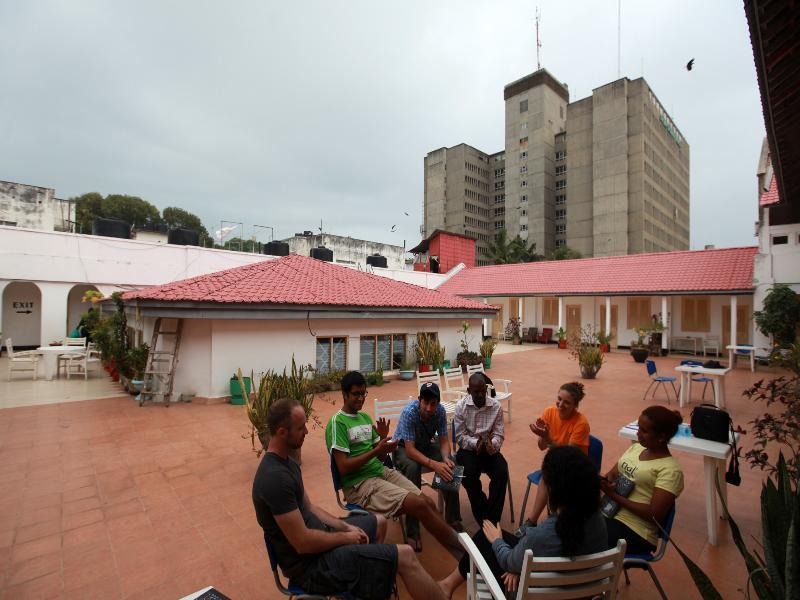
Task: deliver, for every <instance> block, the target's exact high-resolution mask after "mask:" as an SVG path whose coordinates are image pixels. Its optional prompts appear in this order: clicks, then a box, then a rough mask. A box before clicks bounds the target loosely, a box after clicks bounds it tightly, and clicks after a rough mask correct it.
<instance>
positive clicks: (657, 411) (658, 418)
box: [642, 404, 683, 440]
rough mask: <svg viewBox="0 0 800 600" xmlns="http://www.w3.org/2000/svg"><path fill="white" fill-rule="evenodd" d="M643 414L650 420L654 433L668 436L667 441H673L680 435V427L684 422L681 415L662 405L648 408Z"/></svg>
mask: <svg viewBox="0 0 800 600" xmlns="http://www.w3.org/2000/svg"><path fill="white" fill-rule="evenodd" d="M642 414H643V415H644V416H645V417H647V418H648V419H650V422H651V423H652V424H653V431H655V432H656V433H659V434H663V435H666V436H667V440H671V439H672V437H673V436H674V435H675V434H676V433H678V426H679V425H680V424H681V423H682V422H683V417H682V416H681V413H679V412H678V411H677V410H671V409H669V408H667V407H666V406H661V405H660V404H656V405H654V406H648V407H647V408H645V409H644V410H643V411H642Z"/></svg>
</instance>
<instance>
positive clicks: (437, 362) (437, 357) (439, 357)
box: [431, 340, 450, 370]
mask: <svg viewBox="0 0 800 600" xmlns="http://www.w3.org/2000/svg"><path fill="white" fill-rule="evenodd" d="M445 352H446V350H445V347H444V346H442V345H441V344H440V343H439V340H433V341H432V342H431V361H433V368H434V369H439V370H441V369H449V368H450V361H449V360H445V358H444V357H445Z"/></svg>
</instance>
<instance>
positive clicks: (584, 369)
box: [581, 365, 600, 379]
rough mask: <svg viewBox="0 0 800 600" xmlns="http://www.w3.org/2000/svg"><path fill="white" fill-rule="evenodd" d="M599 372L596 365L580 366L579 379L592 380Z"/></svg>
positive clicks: (598, 367)
mask: <svg viewBox="0 0 800 600" xmlns="http://www.w3.org/2000/svg"><path fill="white" fill-rule="evenodd" d="M599 370H600V366H597V365H581V377H583V378H584V379H594V378H595V377H596V376H597V372H598V371H599Z"/></svg>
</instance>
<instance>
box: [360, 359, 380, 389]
mask: <svg viewBox="0 0 800 600" xmlns="http://www.w3.org/2000/svg"><path fill="white" fill-rule="evenodd" d="M364 379H366V380H367V385H376V386H379V387H380V386H382V385H383V383H384V380H383V362H381V361H378V368H377V369H375V370H374V371H371V372H369V373H365V374H364Z"/></svg>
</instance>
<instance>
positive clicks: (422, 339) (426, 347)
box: [414, 333, 433, 373]
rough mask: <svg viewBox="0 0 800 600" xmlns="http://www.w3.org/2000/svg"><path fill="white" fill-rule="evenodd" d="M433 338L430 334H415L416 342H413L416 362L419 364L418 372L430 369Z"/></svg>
mask: <svg viewBox="0 0 800 600" xmlns="http://www.w3.org/2000/svg"><path fill="white" fill-rule="evenodd" d="M432 341H433V338H432V336H429V335H426V334H424V333H421V334H419V335H417V342H416V344H414V353H415V354H416V356H417V364H418V365H419V372H420V373H424V372H426V371H430V370H432V367H431V365H432V364H433V356H432V351H433V344H432Z"/></svg>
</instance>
